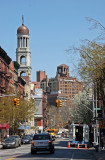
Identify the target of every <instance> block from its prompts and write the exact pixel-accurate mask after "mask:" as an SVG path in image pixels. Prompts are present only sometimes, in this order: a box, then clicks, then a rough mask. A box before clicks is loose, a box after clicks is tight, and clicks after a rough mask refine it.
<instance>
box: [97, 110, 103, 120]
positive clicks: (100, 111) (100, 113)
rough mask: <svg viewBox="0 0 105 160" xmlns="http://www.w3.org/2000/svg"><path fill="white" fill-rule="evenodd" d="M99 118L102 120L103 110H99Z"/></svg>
mask: <svg viewBox="0 0 105 160" xmlns="http://www.w3.org/2000/svg"><path fill="white" fill-rule="evenodd" d="M97 117H98V118H102V110H97Z"/></svg>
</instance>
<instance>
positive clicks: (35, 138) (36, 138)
mask: <svg viewBox="0 0 105 160" xmlns="http://www.w3.org/2000/svg"><path fill="white" fill-rule="evenodd" d="M33 139H34V140H48V139H50V136H49V135H34V138H33Z"/></svg>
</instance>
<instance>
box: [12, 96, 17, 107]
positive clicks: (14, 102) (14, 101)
mask: <svg viewBox="0 0 105 160" xmlns="http://www.w3.org/2000/svg"><path fill="white" fill-rule="evenodd" d="M16 100H17V98H14V100H13V104H14V106H16Z"/></svg>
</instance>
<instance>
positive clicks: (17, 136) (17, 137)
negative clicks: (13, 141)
mask: <svg viewBox="0 0 105 160" xmlns="http://www.w3.org/2000/svg"><path fill="white" fill-rule="evenodd" d="M11 137H13V138H19V136H11Z"/></svg>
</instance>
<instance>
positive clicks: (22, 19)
mask: <svg viewBox="0 0 105 160" xmlns="http://www.w3.org/2000/svg"><path fill="white" fill-rule="evenodd" d="M22 26H24V16H23V15H22Z"/></svg>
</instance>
